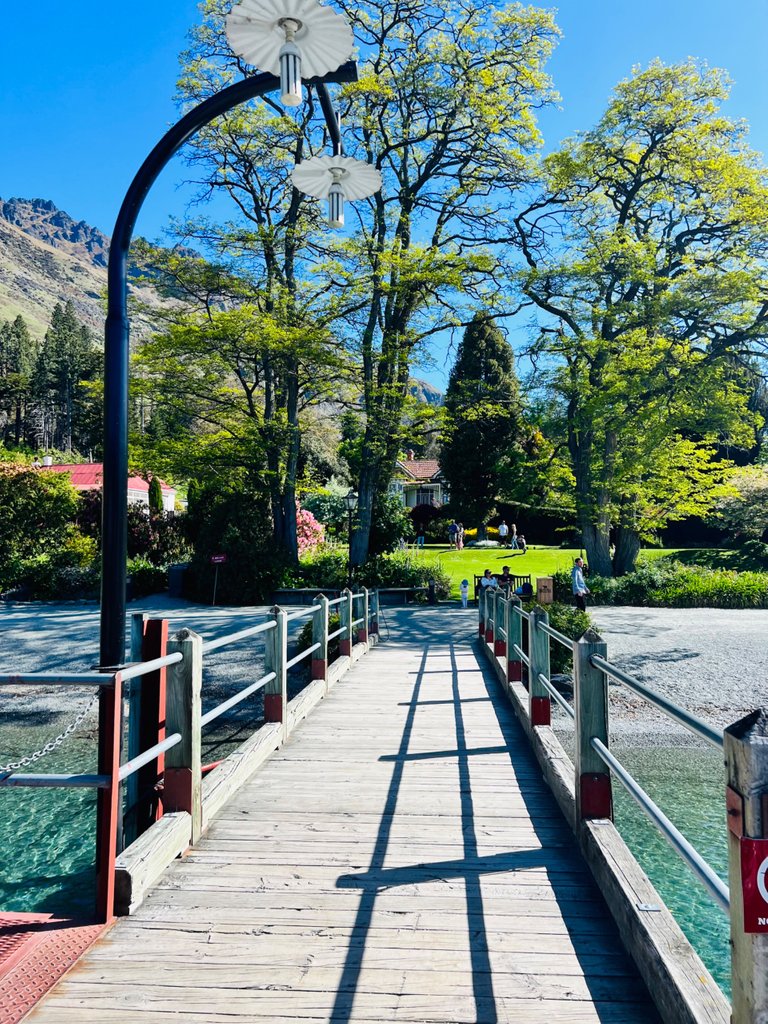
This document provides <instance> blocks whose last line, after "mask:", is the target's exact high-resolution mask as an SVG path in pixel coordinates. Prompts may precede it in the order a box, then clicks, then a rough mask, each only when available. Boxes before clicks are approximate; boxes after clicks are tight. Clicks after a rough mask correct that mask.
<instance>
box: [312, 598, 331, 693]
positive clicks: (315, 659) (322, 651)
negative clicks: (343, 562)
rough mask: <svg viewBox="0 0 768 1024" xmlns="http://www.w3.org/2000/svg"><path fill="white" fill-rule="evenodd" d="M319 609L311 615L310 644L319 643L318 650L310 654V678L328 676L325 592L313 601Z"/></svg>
mask: <svg viewBox="0 0 768 1024" xmlns="http://www.w3.org/2000/svg"><path fill="white" fill-rule="evenodd" d="M314 603H315V604H316V605H317V606H318V607H319V609H320V610H319V611H317V612H315V614H314V615H313V616H312V644H313V645H314V644H320V647H319V648H318V650H316V651H315V652H314V654H313V655H312V678H313V679H326V680H327V678H328V619H329V609H328V598H327V597H326V596H325V594H318V595H317V597H316V598H315V602H314Z"/></svg>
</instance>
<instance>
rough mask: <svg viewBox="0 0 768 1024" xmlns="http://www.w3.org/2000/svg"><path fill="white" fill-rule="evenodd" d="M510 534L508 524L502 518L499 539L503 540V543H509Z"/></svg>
mask: <svg viewBox="0 0 768 1024" xmlns="http://www.w3.org/2000/svg"><path fill="white" fill-rule="evenodd" d="M508 536H509V527H508V526H507V524H506V523H505V522H504V520H503V519H502V520H501V522H500V523H499V540H500V541H501V543H502V544H506V543H507V537H508Z"/></svg>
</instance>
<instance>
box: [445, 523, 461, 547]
mask: <svg viewBox="0 0 768 1024" xmlns="http://www.w3.org/2000/svg"><path fill="white" fill-rule="evenodd" d="M458 532H459V524H458V523H457V522H456V520H455V519H454V520H452V522H451V525H450V526H449V527H448V546H449V547H451V548H455V547H456V537H457V535H458Z"/></svg>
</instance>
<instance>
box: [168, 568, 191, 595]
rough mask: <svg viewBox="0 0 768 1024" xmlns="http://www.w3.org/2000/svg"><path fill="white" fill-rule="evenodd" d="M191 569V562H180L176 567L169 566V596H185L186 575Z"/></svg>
mask: <svg viewBox="0 0 768 1024" xmlns="http://www.w3.org/2000/svg"><path fill="white" fill-rule="evenodd" d="M188 567H189V562H178V563H177V564H176V565H169V566H168V596H169V597H183V596H184V573H185V572H186V571H187V568H188Z"/></svg>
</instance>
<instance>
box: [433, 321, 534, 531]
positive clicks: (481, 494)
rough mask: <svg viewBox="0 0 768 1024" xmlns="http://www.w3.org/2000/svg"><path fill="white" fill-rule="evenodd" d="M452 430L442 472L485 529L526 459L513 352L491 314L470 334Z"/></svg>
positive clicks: (462, 346)
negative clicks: (504, 483)
mask: <svg viewBox="0 0 768 1024" xmlns="http://www.w3.org/2000/svg"><path fill="white" fill-rule="evenodd" d="M445 409H446V430H445V435H444V441H443V449H442V453H441V455H440V468H441V470H442V472H443V475H444V477H445V479H446V482H447V484H448V490H449V492H450V496H451V505H452V506H453V507H454V508H455V509H456V511H457V514H459V515H460V516H461V518H462V520H465V521H467V522H470V523H477V524H478V525H480V526H482V525H483V524H485V522H486V521H487V519H488V517H489V516H490V515H491V513H492V511H493V506H494V504H495V502H496V499H497V497H498V496H499V487H500V483H501V480H502V479H503V478H505V477H506V478H507V479H508V478H509V475H510V469H511V467H512V466H514V465H515V464H518V463H519V462H520V461H521V456H522V449H521V447H520V442H521V434H522V415H521V407H520V393H519V385H518V381H517V377H516V375H515V369H514V356H513V353H512V348H511V346H510V344H509V342H508V341H507V339H506V338H505V337H504V335H503V334H502V332H501V331H500V330H499V328H498V327H497V326H496V324H495V323H494V322H493V319H492V318H491V317H490V316H489V315H487V314H482V313H479V314H477V316H475V318H474V319H473V320H472V323H471V324H470V325H469V327H467V329H466V331H465V332H464V337H463V338H462V340H461V342H460V343H459V347H458V351H457V353H456V362H455V363H454V365H453V368H452V370H451V374H450V378H449V381H448V388H447V390H446V393H445Z"/></svg>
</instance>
